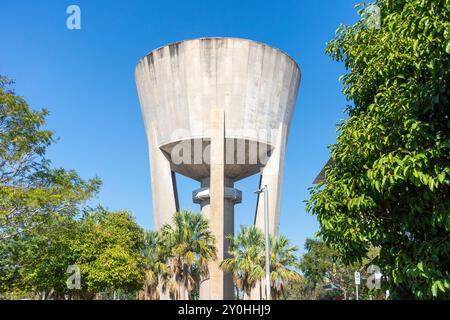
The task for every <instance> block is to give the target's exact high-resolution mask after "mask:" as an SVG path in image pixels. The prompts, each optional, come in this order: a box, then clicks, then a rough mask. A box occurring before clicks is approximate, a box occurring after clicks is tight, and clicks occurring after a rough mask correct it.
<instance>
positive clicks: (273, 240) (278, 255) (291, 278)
mask: <svg viewBox="0 0 450 320" xmlns="http://www.w3.org/2000/svg"><path fill="white" fill-rule="evenodd" d="M297 251H298V247H297V246H293V245H291V244H290V243H289V240H288V239H287V238H286V237H285V236H278V237H277V236H270V256H269V257H270V296H271V298H272V299H274V300H277V299H279V298H280V297H281V295H282V294H284V287H285V285H286V283H288V282H300V281H301V280H302V277H301V276H300V274H299V273H298V272H297V271H295V269H297V268H299V260H298V259H297V257H296V256H295V252H297ZM259 259H260V260H259V264H258V267H256V268H255V269H254V270H253V272H252V274H251V278H252V279H256V280H259V279H263V278H264V276H265V256H264V255H262V256H260V257H259Z"/></svg>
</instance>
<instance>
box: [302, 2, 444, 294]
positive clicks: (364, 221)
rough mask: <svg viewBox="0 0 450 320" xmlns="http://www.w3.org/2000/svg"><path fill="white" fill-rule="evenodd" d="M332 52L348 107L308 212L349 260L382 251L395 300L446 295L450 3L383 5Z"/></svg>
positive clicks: (343, 33) (347, 30) (364, 15)
mask: <svg viewBox="0 0 450 320" xmlns="http://www.w3.org/2000/svg"><path fill="white" fill-rule="evenodd" d="M375 5H377V6H378V8H379V9H380V10H379V12H380V13H381V16H380V19H381V28H373V27H371V25H370V24H367V20H368V19H372V18H373V17H374V16H373V14H372V15H370V14H369V13H368V11H367V10H365V8H364V7H363V8H362V9H360V14H361V19H360V21H359V22H357V23H356V24H355V25H353V26H341V27H339V29H338V31H337V34H336V38H335V39H334V40H332V41H331V42H330V43H328V45H327V48H326V52H327V53H328V54H329V55H330V56H331V57H332V58H333V59H335V60H337V61H343V62H344V63H345V66H346V68H347V70H348V72H347V74H345V75H344V76H343V77H342V79H343V87H344V89H343V92H344V94H345V95H346V97H347V99H348V100H349V101H351V102H352V104H351V105H349V106H347V109H346V111H347V113H348V115H349V118H348V119H346V120H344V121H343V122H342V123H341V124H340V125H339V131H338V137H337V143H336V144H334V145H332V146H331V157H332V160H333V165H332V166H329V167H328V168H327V170H326V172H325V181H324V182H323V183H321V184H319V185H318V186H316V187H314V188H312V190H311V198H310V200H309V202H308V209H309V210H310V211H312V213H313V214H315V215H317V217H318V220H319V223H320V235H321V236H322V237H323V239H324V240H325V241H326V243H327V244H328V245H329V246H330V247H332V248H333V249H334V250H336V251H337V252H338V253H339V254H340V256H341V257H342V259H343V260H344V261H345V262H354V261H358V260H359V261H360V260H361V259H362V257H364V256H365V255H366V252H367V250H368V249H369V248H370V247H379V248H380V255H379V258H378V259H377V261H376V264H378V265H379V266H380V267H382V269H383V273H384V274H386V275H388V277H389V280H390V281H389V289H390V292H391V293H392V297H393V298H418V299H428V298H449V297H450V296H449V294H450V278H449V277H450V275H449V272H450V263H449V262H450V241H449V240H450V218H449V213H450V179H449V176H450V166H449V164H450V161H449V160H450V119H449V112H450V105H449V79H450V68H449V58H450V42H449V39H450V23H449V21H448V17H449V16H450V6H449V2H448V1H446V0H378V1H375Z"/></svg>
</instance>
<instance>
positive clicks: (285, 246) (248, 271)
mask: <svg viewBox="0 0 450 320" xmlns="http://www.w3.org/2000/svg"><path fill="white" fill-rule="evenodd" d="M228 240H229V241H230V246H229V249H228V253H229V254H230V256H231V258H228V259H225V260H224V261H222V263H221V267H222V268H223V269H224V270H226V271H229V272H231V273H232V274H233V279H234V282H235V285H236V287H237V288H238V289H239V290H242V291H243V293H244V299H248V298H250V294H251V291H252V289H253V288H255V286H256V285H257V283H258V282H259V281H261V279H263V278H264V276H265V250H264V248H265V243H264V235H263V233H262V232H261V230H259V229H258V228H256V227H255V226H249V227H245V226H241V229H240V230H239V233H238V234H237V236H236V238H233V237H228ZM269 242H270V250H269V253H270V256H269V257H270V259H269V261H270V289H271V298H272V299H279V298H281V297H282V296H283V294H284V288H285V286H286V284H287V283H292V282H300V281H301V276H300V275H299V274H298V273H297V272H296V271H295V268H297V267H298V260H297V257H296V256H295V253H296V251H297V250H298V248H297V247H296V246H292V245H291V244H290V243H289V240H288V239H287V238H286V237H284V236H279V237H273V236H271V237H270V239H269Z"/></svg>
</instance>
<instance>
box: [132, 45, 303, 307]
mask: <svg viewBox="0 0 450 320" xmlns="http://www.w3.org/2000/svg"><path fill="white" fill-rule="evenodd" d="M135 78H136V84H137V88H138V93H139V100H140V104H141V108H142V114H143V118H144V122H145V128H146V132H147V139H148V145H149V156H150V169H151V185H152V197H153V212H154V221H155V226H156V228H160V226H161V225H162V224H165V223H169V222H170V221H171V217H172V215H173V214H174V212H175V211H178V210H179V205H178V195H177V185H176V179H175V173H179V174H182V175H184V176H186V177H189V178H192V179H194V180H197V181H198V182H199V189H197V190H194V191H193V201H194V202H195V203H198V204H200V207H201V213H202V214H203V215H204V216H205V217H207V218H208V219H209V221H210V226H211V230H212V232H213V233H214V235H215V237H216V244H217V250H218V259H217V261H214V262H211V263H210V265H209V279H208V280H206V281H203V282H202V284H201V287H200V298H201V299H233V296H234V291H233V282H232V278H231V275H230V274H227V273H225V272H223V271H222V270H221V269H220V268H219V264H220V262H221V261H222V260H223V259H224V258H225V257H227V247H228V242H227V241H226V238H225V237H226V235H228V234H233V229H234V205H235V204H237V203H240V202H241V200H242V194H241V191H239V190H237V189H235V188H234V183H235V182H236V181H238V180H241V179H244V178H246V177H249V176H251V175H254V174H257V173H260V174H261V178H260V187H261V186H264V185H267V187H268V191H269V203H268V204H269V228H270V232H271V233H273V234H277V233H278V227H279V211H280V196H281V187H282V179H283V166H284V157H285V146H286V142H287V136H288V132H289V127H290V123H291V119H292V114H293V111H294V106H295V101H296V96H297V90H298V86H299V83H300V69H299V67H298V65H297V64H296V63H295V61H294V60H293V59H292V58H290V57H289V56H288V55H287V54H285V53H284V52H282V51H280V50H278V49H275V48H272V47H270V46H268V45H265V44H263V43H259V42H255V41H250V40H244V39H238V38H200V39H194V40H186V41H180V42H176V43H173V44H169V45H167V46H163V47H161V48H158V49H156V50H154V51H152V52H150V53H149V54H148V55H146V56H145V57H144V58H142V59H141V60H140V62H139V63H138V65H137V66H136V69H135ZM255 187H256V186H255ZM251 196H253V195H249V197H251ZM263 215H264V197H263V196H261V198H260V199H258V201H257V208H256V216H255V224H256V225H257V226H258V227H260V228H263V226H264V219H263Z"/></svg>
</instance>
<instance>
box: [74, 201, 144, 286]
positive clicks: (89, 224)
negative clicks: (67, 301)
mask: <svg viewBox="0 0 450 320" xmlns="http://www.w3.org/2000/svg"><path fill="white" fill-rule="evenodd" d="M79 224H80V226H79V232H78V233H77V234H76V236H75V237H74V239H73V240H72V241H71V242H70V248H71V251H72V252H73V255H74V257H75V260H74V264H76V265H78V266H79V267H80V270H81V279H82V292H85V293H87V294H92V293H94V294H95V293H99V292H114V291H116V290H119V289H121V290H124V291H126V292H134V291H137V290H139V289H140V288H142V285H143V282H144V270H145V260H144V256H143V255H142V254H141V252H142V250H143V247H144V231H143V230H142V229H141V228H140V227H139V226H138V225H137V224H136V222H135V221H134V218H133V217H132V216H131V215H130V213H128V212H126V211H115V212H110V211H108V210H106V209H104V208H102V207H99V208H96V209H89V210H86V211H85V212H84V215H83V217H82V219H80V221H79Z"/></svg>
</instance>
